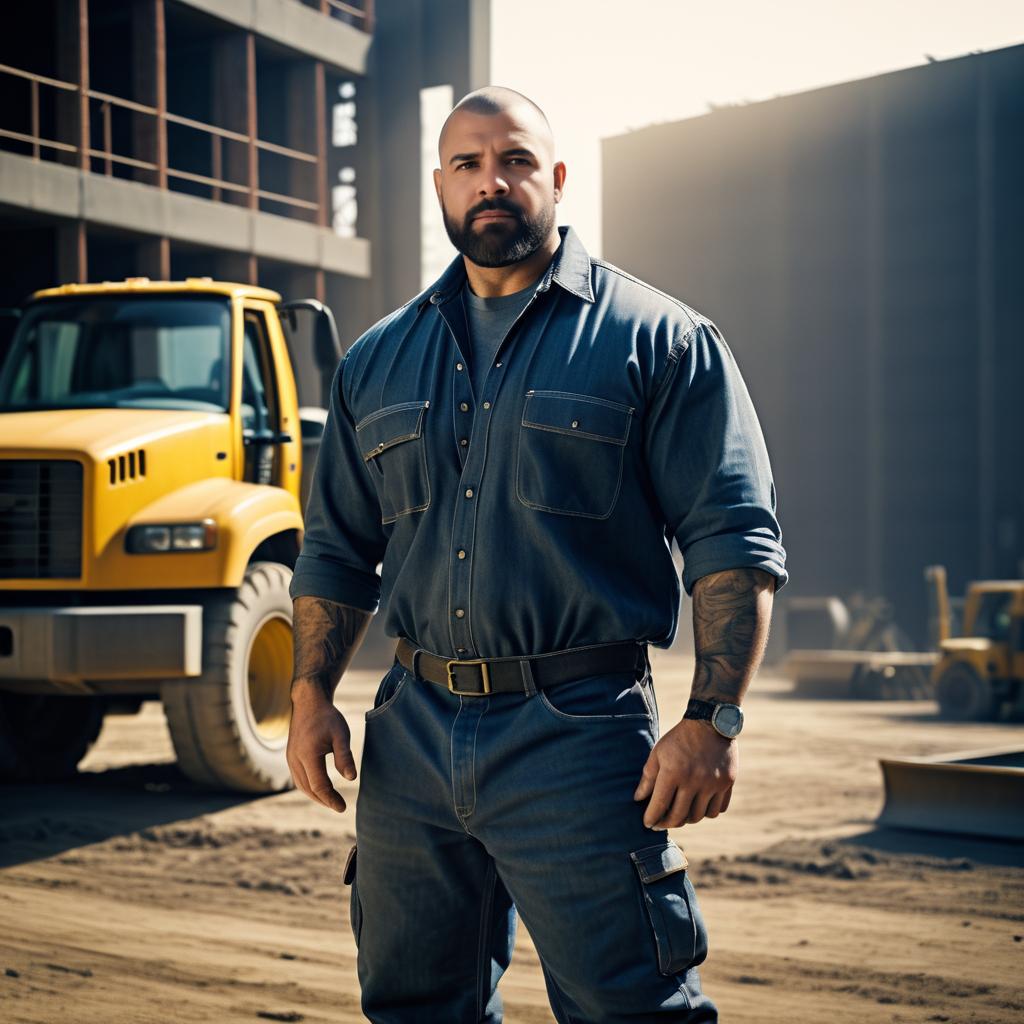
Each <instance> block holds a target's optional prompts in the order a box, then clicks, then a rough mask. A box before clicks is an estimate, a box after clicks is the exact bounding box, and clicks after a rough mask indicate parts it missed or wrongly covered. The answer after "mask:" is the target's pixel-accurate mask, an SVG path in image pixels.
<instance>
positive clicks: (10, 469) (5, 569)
mask: <svg viewBox="0 0 1024 1024" xmlns="http://www.w3.org/2000/svg"><path fill="white" fill-rule="evenodd" d="M81 563H82V466H81V463H78V462H59V461H57V460H55V459H47V460H39V461H36V460H29V459H0V579H5V580H10V579H31V580H41V579H76V578H78V577H79V576H80V575H81Z"/></svg>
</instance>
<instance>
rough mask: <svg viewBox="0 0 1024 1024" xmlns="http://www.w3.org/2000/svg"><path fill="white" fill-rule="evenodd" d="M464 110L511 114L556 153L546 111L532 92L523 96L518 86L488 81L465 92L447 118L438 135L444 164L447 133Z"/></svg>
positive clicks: (471, 112) (551, 152)
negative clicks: (479, 87) (517, 88)
mask: <svg viewBox="0 0 1024 1024" xmlns="http://www.w3.org/2000/svg"><path fill="white" fill-rule="evenodd" d="M463 113H466V114H476V115H478V116H483V117H494V116H496V115H498V114H508V115H510V116H511V117H513V118H514V119H515V120H516V121H518V122H519V123H520V124H521V125H522V127H523V128H524V129H526V130H527V131H529V132H530V133H531V134H532V135H534V136H535V138H536V140H537V142H538V143H539V144H541V145H543V146H544V147H545V148H546V149H547V153H548V156H549V157H553V156H554V151H555V138H554V135H553V134H552V132H551V125H550V123H549V122H548V119H547V115H546V114H545V113H544V111H543V110H541V108H540V107H539V106H537V104H536V103H534V102H533V100H531V99H530V98H529V96H524V95H523V94H522V93H521V92H516V91H515V89H509V88H506V87H505V86H503V85H485V86H484V87H483V88H482V89H475V90H474V91H473V92H471V93H467V94H466V95H465V96H463V97H462V99H461V100H459V102H458V103H456V104H455V106H454V107H452V111H451V113H450V114H449V115H448V116H447V117H446V118H445V122H444V124H443V125H442V126H441V132H440V135H439V136H438V139H437V149H438V156H439V157H440V158H441V162H442V165H443V163H444V144H445V136H446V135H447V133H448V129H449V126H450V125H451V123H452V121H453V120H454V119H457V118H458V117H459V115H460V114H463Z"/></svg>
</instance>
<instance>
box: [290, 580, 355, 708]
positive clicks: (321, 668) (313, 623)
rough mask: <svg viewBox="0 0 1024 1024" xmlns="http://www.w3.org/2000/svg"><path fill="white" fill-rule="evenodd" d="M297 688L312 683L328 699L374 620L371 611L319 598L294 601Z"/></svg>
mask: <svg viewBox="0 0 1024 1024" xmlns="http://www.w3.org/2000/svg"><path fill="white" fill-rule="evenodd" d="M293 607H294V615H293V623H294V625H293V634H294V638H295V672H294V676H293V678H292V692H293V693H294V691H295V688H296V686H298V685H306V684H309V683H312V684H313V685H314V686H316V687H317V688H318V689H319V690H320V691H321V692H322V693H323V694H324V696H325V697H327V699H328V700H333V699H334V688H335V687H336V686H337V685H338V680H339V679H340V678H341V675H342V673H343V672H344V671H345V669H346V668H348V664H349V662H350V661H351V660H352V656H353V655H354V654H355V652H356V649H357V648H358V647H359V644H360V643H361V642H362V639H363V636H364V635H365V634H366V629H367V627H368V626H369V625H370V619H371V618H373V616H372V615H371V613H370V612H365V611H363V610H362V609H361V608H352V607H351V606H349V605H347V604H335V603H334V602H333V601H325V600H323V599H322V598H319V597H297V598H295V601H294V605H293Z"/></svg>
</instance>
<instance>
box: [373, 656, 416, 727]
mask: <svg viewBox="0 0 1024 1024" xmlns="http://www.w3.org/2000/svg"><path fill="white" fill-rule="evenodd" d="M408 678H409V673H408V672H406V670H405V669H404V668H403V666H402V665H400V664H399V663H398V662H397V661H396V662H395V663H394V665H392V666H391V668H390V669H389V670H388V672H387V674H386V675H385V676H384V678H383V679H382V680H381V681H380V685H379V686H378V687H377V693H376V695H375V696H374V698H373V707H372V708H370V710H369V711H367V712H366V713H365V714H364V715H363V720H364V721H367V722H372V721H373V720H374V719H375V718H378V717H380V716H381V715H383V714H384V713H385V712H386V711H388V710H390V709H391V708H392V707H393V706H394V704H395V702H396V701H397V700H398V698H399V695H400V694H401V693H402V690H404V689H405V683H406V680H407V679H408Z"/></svg>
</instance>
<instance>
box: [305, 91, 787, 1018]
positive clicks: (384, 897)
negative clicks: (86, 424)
mask: <svg viewBox="0 0 1024 1024" xmlns="http://www.w3.org/2000/svg"><path fill="white" fill-rule="evenodd" d="M439 158H440V166H439V168H438V169H437V170H435V171H434V185H435V188H436V190H437V198H438V202H439V204H440V207H441V215H442V217H443V218H444V224H445V227H446V229H447V231H448V236H449V237H450V238H451V240H452V244H453V245H454V246H455V247H456V249H457V250H458V251H459V253H460V255H459V256H458V257H457V258H456V259H455V260H454V261H453V262H452V263H451V265H450V266H449V267H448V269H447V270H446V271H445V272H444V274H442V276H441V277H440V278H439V279H438V280H437V281H436V282H435V283H434V284H433V285H431V287H430V288H428V289H426V291H424V292H422V293H421V294H420V295H417V296H416V297H415V298H413V299H411V300H410V301H409V302H408V303H406V305H404V306H402V307H401V308H400V309H397V310H395V311H394V312H393V313H391V314H390V315H389V316H387V317H385V318H384V319H383V320H381V321H380V322H379V323H377V324H375V325H374V326H373V327H372V328H370V330H368V331H367V332H366V333H365V334H364V335H363V336H362V337H360V338H359V339H358V340H357V341H356V342H355V343H354V344H353V345H352V347H351V348H350V349H349V350H348V352H347V353H346V355H345V357H344V359H342V361H341V364H340V366H339V367H338V371H337V373H336V375H335V378H334V382H333V385H332V388H331V404H330V410H329V417H328V421H327V426H326V430H325V434H324V439H323V444H322V447H321V450H320V456H319V460H318V463H317V467H316V473H315V480H314V484H313V489H312V496H311V498H310V502H309V507H308V511H307V518H306V533H305V540H304V543H303V548H302V553H301V555H300V557H299V560H298V563H297V564H296V567H295V574H294V578H293V581H292V596H293V597H294V602H295V678H294V682H293V684H292V708H293V711H292V724H291V731H290V734H289V739H288V761H289V764H290V766H291V770H292V775H293V778H294V781H295V784H296V785H297V786H298V787H299V788H300V789H302V790H303V791H304V792H305V793H306V794H307V795H308V796H309V797H311V798H312V799H314V800H317V801H319V802H321V803H323V804H324V805H326V806H327V807H330V808H333V809H334V810H336V811H344V810H345V802H344V800H343V799H342V797H341V795H340V794H339V793H338V792H337V791H336V790H335V788H334V787H333V786H332V784H331V782H330V780H329V778H328V775H327V771H326V767H325V759H326V758H327V757H328V756H333V759H334V764H335V767H336V768H337V769H338V771H339V772H340V773H341V774H342V775H343V776H344V777H345V778H347V779H350V780H351V779H355V778H356V775H357V773H356V766H355V763H354V760H353V757H352V753H351V750H350V747H349V728H348V725H347V724H346V722H345V719H344V717H343V716H342V715H341V714H340V713H339V712H338V710H337V709H336V708H335V707H334V704H333V694H334V690H335V687H336V685H337V683H338V681H339V679H340V677H341V675H342V673H343V672H344V670H345V668H346V666H347V665H348V663H349V661H350V659H351V657H352V653H353V652H354V651H355V649H356V647H357V646H358V644H359V642H360V640H361V638H362V636H363V635H364V632H365V629H366V626H367V623H368V621H369V619H370V616H371V615H372V614H373V613H374V612H375V611H376V609H377V606H378V603H383V604H384V605H385V606H386V618H385V630H386V632H387V633H388V634H390V635H391V636H394V637H396V638H397V640H398V643H397V647H396V652H395V661H394V664H393V665H392V666H391V668H390V669H389V670H388V671H387V673H386V674H385V675H384V677H383V679H382V680H381V683H380V686H379V689H378V691H377V694H376V697H375V699H374V704H373V707H372V709H371V710H369V711H367V712H366V731H365V740H364V746H363V755H362V764H361V766H360V773H359V778H360V786H359V792H358V798H357V801H356V813H355V829H356V845H355V846H354V847H353V848H352V849H351V850H350V852H349V857H348V861H347V863H346V867H345V873H344V878H345V881H346V882H347V883H349V884H350V885H351V896H350V912H351V923H352V929H353V934H354V937H355V941H356V944H357V946H358V973H359V980H360V985H361V990H362V1009H363V1012H364V1013H365V1015H366V1016H367V1018H368V1019H369V1020H371V1021H375V1022H381V1024H385V1022H387V1024H399V1022H413V1021H417V1022H430V1024H433V1022H439V1024H440V1022H443V1024H454V1022H466V1024H468V1022H471V1021H472V1022H481V1021H482V1022H488V1024H498V1022H500V1021H501V1020H502V1000H501V996H500V994H499V992H498V982H499V979H500V978H501V976H502V973H503V972H504V970H505V968H506V967H507V966H508V964H509V960H510V958H511V955H512V948H513V940H514V936H515V929H516V921H517V917H518V916H521V917H522V919H523V922H524V923H525V925H526V927H527V928H528V929H529V932H530V935H531V937H532V939H533V941H534V944H535V946H536V949H537V953H538V956H539V959H540V964H541V968H542V970H543V972H544V979H545V982H546V985H547V992H548V997H549V1000H550V1003H551V1009H552V1012H553V1013H554V1015H555V1017H556V1018H557V1020H558V1021H559V1022H562V1024H583V1022H586V1024H598V1022H600V1024H627V1022H628V1024H633V1022H637V1024H639V1022H641V1021H643V1022H653V1021H655V1020H660V1021H673V1022H681V1021H685V1022H698V1021H702V1022H706V1021H715V1020H717V1013H716V1011H715V1007H714V1005H713V1003H712V1002H711V1001H710V1000H709V999H708V997H707V996H706V995H704V994H703V993H702V991H701V986H700V981H699V977H698V965H699V964H700V963H701V962H702V961H703V960H704V958H705V956H706V955H707V932H706V929H705V926H704V923H703V920H702V918H701V914H700V910H699V908H698V905H697V899H696V896H695V894H694V889H693V885H692V882H691V880H690V878H689V877H688V872H687V860H686V855H685V854H684V852H683V850H682V848H681V847H680V846H679V845H678V844H677V843H676V842H675V841H674V840H673V838H672V837H671V836H670V835H669V833H668V829H671V828H676V827H679V826H681V825H683V824H684V823H693V822H697V821H700V820H701V819H703V818H705V817H709V818H714V817H716V816H717V815H719V814H721V813H723V812H724V811H725V810H727V808H728V806H729V800H730V797H731V794H732V787H733V784H734V782H735V781H736V777H737V750H736V748H737V736H738V734H739V731H740V728H741V726H742V722H743V712H742V710H741V706H740V705H741V702H742V698H743V695H744V693H745V691H746V689H747V687H748V685H749V683H750V680H751V678H752V677H753V675H754V673H755V671H756V669H757V667H758V664H759V663H760V659H761V656H762V653H763V648H764V642H765V638H766V634H767V630H768V620H769V616H770V611H771V605H772V596H773V593H774V591H775V590H776V589H777V588H778V587H780V586H782V585H783V584H784V583H785V581H786V578H787V577H786V571H785V552H784V551H783V549H782V546H781V534H780V531H779V525H778V522H777V519H776V517H775V489H774V485H773V483H772V477H771V469H770V466H769V462H768V456H767V453H766V451H765V446H764V441H763V439H762V436H761V431H760V428H759V426H758V421H757V417H756V415H755V413H754V409H753V407H752V405H751V402H750V398H749V396H748V394H747V391H746V388H745V387H744V384H743V380H742V378H741V376H740V373H739V371H738V369H737V368H736V364H735V362H734V360H733V357H732V354H731V353H730V351H729V348H728V347H727V345H726V343H725V341H724V340H723V338H722V335H721V333H720V332H719V330H718V329H717V327H716V326H715V325H714V324H713V323H712V322H711V321H710V320H708V319H707V318H706V317H704V316H701V315H700V314H699V313H697V312H696V311H694V310H693V309H691V308H689V307H688V306H686V305H684V304H683V303H681V302H678V301H677V300H675V299H673V298H671V297H669V296H667V295H665V294H663V293H661V292H659V291H657V290H656V289H654V288H652V287H650V286H649V285H646V284H644V283H643V282H641V281H638V280H637V279H636V278H633V277H631V276H630V275H629V274H626V273H625V272H623V271H622V270H619V269H617V268H616V267H613V266H611V265H610V264H608V263H605V262H603V261H601V260H597V259H593V258H591V257H590V256H588V254H587V252H586V250H585V249H584V248H583V245H582V243H581V242H580V240H579V238H578V237H577V236H576V234H575V233H574V232H573V230H572V229H571V228H569V227H558V226H556V220H555V206H556V204H557V203H558V202H559V201H560V200H561V198H562V194H563V189H564V186H565V179H566V168H565V164H564V163H562V162H560V161H556V160H555V156H554V145H553V141H552V136H551V130H550V128H549V126H548V123H547V119H546V118H545V117H544V114H543V112H542V111H541V110H540V109H539V108H538V107H537V106H536V105H535V104H534V103H533V102H532V101H530V100H528V99H527V98H526V97H524V96H521V95H520V94H518V93H515V92H513V91H511V90H508V89H499V88H488V89H482V90H479V91H477V92H474V93H471V94H470V95H468V96H467V97H465V98H464V99H463V100H461V101H460V102H459V104H458V105H457V106H456V107H455V109H454V110H453V111H452V113H451V115H450V116H449V117H448V120H447V121H446V122H445V125H444V128H443V130H442V132H441V137H440V140H439ZM673 539H675V540H676V542H677V543H678V545H679V548H680V550H681V551H682V553H683V558H684V571H683V576H682V583H683V586H684V587H685V588H686V590H687V592H689V593H691V594H692V595H693V614H694V635H695V642H696V651H697V665H696V671H695V673H694V679H693V684H692V699H691V700H690V702H689V704H688V705H687V707H686V708H685V709H675V717H676V718H677V719H678V720H677V721H676V723H675V724H674V725H673V726H672V728H670V729H669V730H668V731H667V732H665V733H664V735H661V731H660V726H659V716H658V707H657V703H656V701H655V696H654V683H653V679H652V676H651V672H650V662H649V659H648V656H647V651H648V645H650V644H653V645H655V646H656V647H668V646H669V645H670V644H671V643H672V640H673V637H674V636H675V632H676V627H677V619H678V608H679V598H680V591H679V587H680V580H679V577H678V575H677V573H676V570H675V567H674V563H673V560H672V556H671V551H670V544H671V541H672V540H673ZM381 564H382V570H381V573H380V576H378V574H377V566H378V565H381ZM357 850H358V867H357V856H356V852H357Z"/></svg>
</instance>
